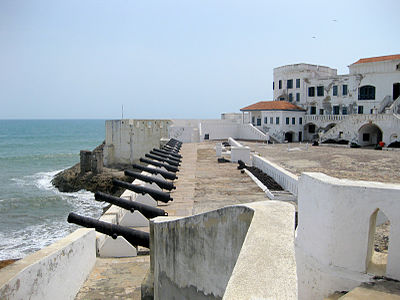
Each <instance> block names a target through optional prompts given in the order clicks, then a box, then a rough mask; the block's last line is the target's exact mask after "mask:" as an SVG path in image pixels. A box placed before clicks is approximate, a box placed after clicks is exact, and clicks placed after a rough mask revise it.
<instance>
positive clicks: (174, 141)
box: [167, 138, 182, 146]
mask: <svg viewBox="0 0 400 300" xmlns="http://www.w3.org/2000/svg"><path fill="white" fill-rule="evenodd" d="M167 145H173V146H175V145H177V146H181V145H182V142H181V141H178V140H177V139H174V138H172V139H170V140H169V141H168V142H167Z"/></svg>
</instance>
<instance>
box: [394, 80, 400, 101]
mask: <svg viewBox="0 0 400 300" xmlns="http://www.w3.org/2000/svg"><path fill="white" fill-rule="evenodd" d="M399 96H400V83H398V82H397V83H393V100H396V99H397V98H398V97H399Z"/></svg>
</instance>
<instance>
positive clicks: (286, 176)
mask: <svg viewBox="0 0 400 300" xmlns="http://www.w3.org/2000/svg"><path fill="white" fill-rule="evenodd" d="M252 161H253V166H254V167H256V168H259V169H260V170H261V171H263V172H264V173H265V174H267V175H268V176H271V177H272V178H273V179H274V180H275V181H276V182H277V183H279V185H280V186H281V187H282V188H283V189H285V190H287V191H289V192H291V193H292V194H293V195H297V189H298V176H296V175H294V174H292V173H290V172H289V171H287V170H285V169H284V168H282V167H280V166H278V165H277V164H274V163H273V162H271V161H269V160H267V159H265V158H264V157H261V156H258V155H252Z"/></svg>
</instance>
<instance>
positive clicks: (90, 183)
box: [52, 163, 130, 196]
mask: <svg viewBox="0 0 400 300" xmlns="http://www.w3.org/2000/svg"><path fill="white" fill-rule="evenodd" d="M113 178H116V179H119V180H123V181H129V182H130V178H129V177H127V176H125V175H124V172H123V171H121V170H116V169H108V168H104V170H103V172H102V173H99V174H95V173H93V172H86V173H84V174H81V172H80V164H79V163H77V164H76V165H74V166H73V167H71V168H69V169H66V170H64V171H62V172H60V173H58V174H56V176H55V177H54V179H53V180H52V184H53V185H54V186H55V187H56V188H57V189H58V190H59V191H60V192H68V193H71V192H77V191H79V190H82V189H84V190H87V191H91V192H93V193H94V192H97V191H99V192H104V193H108V194H112V195H114V196H120V195H121V194H122V193H123V191H124V190H125V189H123V188H119V187H115V186H113V184H112V179H113Z"/></svg>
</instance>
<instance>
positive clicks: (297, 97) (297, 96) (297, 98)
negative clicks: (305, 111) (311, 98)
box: [296, 93, 300, 102]
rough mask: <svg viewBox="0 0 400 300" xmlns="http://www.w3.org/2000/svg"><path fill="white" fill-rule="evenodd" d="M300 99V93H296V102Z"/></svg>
mask: <svg viewBox="0 0 400 300" xmlns="http://www.w3.org/2000/svg"><path fill="white" fill-rule="evenodd" d="M299 101H300V93H296V102H299Z"/></svg>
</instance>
